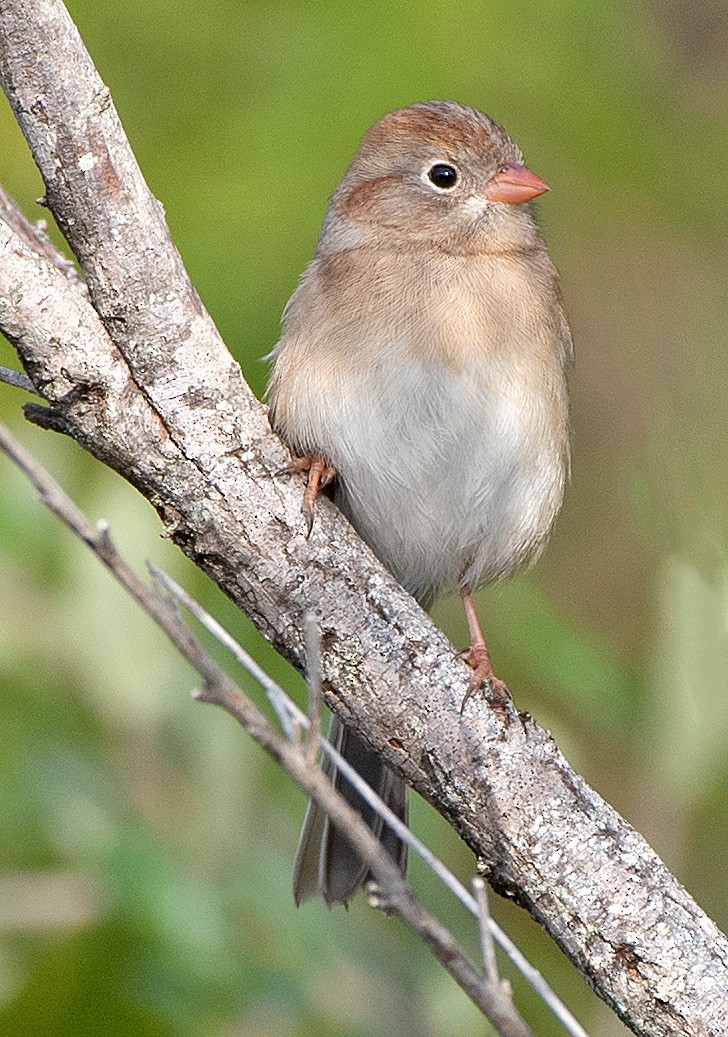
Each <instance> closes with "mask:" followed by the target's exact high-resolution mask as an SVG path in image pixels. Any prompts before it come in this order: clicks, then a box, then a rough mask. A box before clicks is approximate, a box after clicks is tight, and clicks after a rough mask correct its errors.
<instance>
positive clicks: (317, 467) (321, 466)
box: [276, 454, 336, 540]
mask: <svg viewBox="0 0 728 1037" xmlns="http://www.w3.org/2000/svg"><path fill="white" fill-rule="evenodd" d="M296 472H308V481H307V482H306V489H305V490H304V491H303V502H302V504H301V511H302V512H303V514H304V517H305V519H306V539H307V540H308V538H309V537H310V536H311V531H312V530H313V520H314V517H315V514H316V497H317V496H318V493H319V490H322V489H323V488H324V487H325V486H328V485H329V483H331V482H333V480H334V479H335V478H336V469H335V468H334V466H333V465H331V464H329V462H328V461H327V460H326V458H325V457H323V456H322V455H321V454H305V455H304V456H303V457H294V459H293V460H292V461H291V463H290V464H287V465H286V466H285V467H284V468H281V469H280V471H278V472H277V473H276V474H277V475H295V473H296Z"/></svg>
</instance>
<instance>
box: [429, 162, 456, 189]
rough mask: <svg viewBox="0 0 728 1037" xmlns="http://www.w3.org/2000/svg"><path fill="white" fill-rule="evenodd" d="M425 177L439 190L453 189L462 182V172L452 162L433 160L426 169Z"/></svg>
mask: <svg viewBox="0 0 728 1037" xmlns="http://www.w3.org/2000/svg"><path fill="white" fill-rule="evenodd" d="M424 179H425V180H426V181H427V183H428V184H429V185H430V186H431V187H434V188H435V190H437V191H452V189H453V188H454V187H456V186H457V185H458V183H459V182H460V173H459V171H458V169H457V166H454V165H453V164H452V162H433V164H432V165H431V166H428V168H427V169H426V170H425V173H424Z"/></svg>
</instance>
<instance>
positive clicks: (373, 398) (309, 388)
mask: <svg viewBox="0 0 728 1037" xmlns="http://www.w3.org/2000/svg"><path fill="white" fill-rule="evenodd" d="M369 274H370V275H372V274H373V275H374V276H375V283H374V284H373V285H372V290H367V291H365V293H364V294H365V295H366V296H367V298H371V297H372V296H374V297H376V298H377V299H378V305H377V306H374V307H371V308H370V309H369V310H368V312H367V313H366V314H362V312H361V309H359V310H356V309H355V308H353V303H352V308H349V309H347V307H346V305H345V300H346V297H347V294H348V293H347V292H346V291H342V286H341V284H340V285H339V286H338V291H337V292H336V297H335V302H332V303H331V304H330V305H329V306H328V308H327V306H326V304H325V305H324V308H323V312H322V313H320V314H319V317H320V321H319V326H318V327H316V328H315V332H314V335H313V336H312V326H311V323H310V322H309V324H308V326H307V331H306V335H305V338H300V339H299V346H298V354H299V355H298V356H296V353H297V349H296V345H295V338H294V337H292V338H291V339H290V340H289V342H288V344H287V343H286V337H285V336H284V339H283V340H282V342H281V344H280V346H279V358H278V363H277V370H276V375H275V376H274V383H273V390H274V398H273V404H274V409H275V410H276V411H278V412H279V413H281V414H283V413H284V412H285V415H286V420H287V423H288V426H289V427H288V430H287V435H288V438H289V441H291V442H293V443H294V445H297V446H299V448H305V449H316V450H320V451H321V452H323V453H325V454H326V455H327V456H328V457H329V459H330V460H331V461H332V463H333V464H334V466H335V467H336V469H337V471H338V473H339V480H340V483H339V485H340V490H339V503H340V506H341V507H342V509H343V510H344V511H345V513H346V514H347V515H348V517H349V518H350V520H351V521H352V523H353V524H354V525H355V526H356V528H357V529H358V530H359V532H360V533H361V535H362V536H363V537H364V539H365V540H367V542H368V543H369V544H370V546H371V547H372V548H373V549H374V551H375V552H376V553H377V554H378V555H379V557H380V558H381V560H382V561H383V562H384V563H385V565H387V567H388V568H389V569H390V570H391V571H393V572H394V574H395V575H396V576H397V577H398V578H399V579H400V580H401V582H402V583H403V584H404V585H405V586H406V587H407V588H408V589H409V590H410V591H411V592H412V593H414V594H416V595H418V596H419V597H420V598H425V599H426V598H428V597H431V596H432V595H433V594H434V593H435V592H436V591H439V590H441V589H444V588H446V587H448V586H454V585H456V584H457V583H458V582H460V581H463V580H467V581H468V582H469V583H471V584H473V585H474V584H476V583H478V582H484V581H487V580H491V579H495V578H497V577H499V576H502V575H505V574H506V573H508V572H510V571H512V570H513V569H515V568H516V567H517V566H518V565H520V564H521V563H522V562H523V561H525V560H526V559H527V558H528V557H529V556H532V555H533V554H534V553H536V552H537V551H538V550H539V549H540V546H541V545H542V543H543V542H544V541H545V538H546V536H547V534H548V532H549V530H550V528H551V525H552V523H553V519H554V517H555V515H556V513H557V511H558V508H559V506H560V503H561V499H562V495H563V489H564V484H565V481H566V477H567V469H568V404H567V398H566V380H565V373H564V364H563V357H562V354H563V351H564V344H563V343H562V342H559V341H558V334H559V332H558V331H557V330H556V329H557V328H560V327H561V325H560V324H559V321H558V320H556V319H555V317H554V315H553V314H551V315H550V319H547V320H544V313H543V312H542V311H543V310H545V309H547V301H546V300H544V298H543V297H542V295H541V296H539V294H538V293H536V294H535V296H534V293H533V291H532V290H531V289H529V290H528V291H526V292H525V293H524V292H521V291H520V289H519V276H518V273H517V271H516V275H515V276H511V277H510V279H507V280H506V283H504V284H498V280H497V279H496V280H495V282H494V279H493V278H492V277H489V278H483V276H482V271H481V272H480V273H479V272H478V271H477V270H474V269H473V266H472V264H470V265H468V264H465V265H464V266H463V265H459V264H457V263H453V264H448V263H443V264H441V265H440V266H438V267H437V269H436V270H434V271H433V269H432V267H431V265H430V266H426V267H425V268H424V272H423V270H420V271H419V273H417V274H416V275H415V277H414V278H413V279H412V283H408V279H407V278H402V277H400V278H399V279H397V278H394V277H390V278H383V277H382V273H381V270H380V271H377V270H376V269H374V270H370V271H369ZM362 276H366V275H365V273H364V272H363V271H362ZM377 276H378V277H379V284H378V285H377V284H376V277H377ZM374 289H376V290H374ZM299 291H300V290H299ZM320 297H321V295H320V293H319V298H320ZM360 297H361V296H360ZM555 305H558V302H557V300H556V301H555ZM287 332H288V329H287ZM314 343H316V344H317V347H318V348H315V346H314ZM288 346H290V347H291V348H290V350H288ZM304 353H308V356H307V357H306V358H305V359H304V356H303V354H304ZM276 379H278V385H277V386H276ZM294 383H295V384H294ZM276 396H278V397H279V399H276V398H275V397H276ZM291 426H295V428H292V427H291ZM282 430H283V431H284V433H285V432H286V430H285V429H282ZM291 433H293V434H291Z"/></svg>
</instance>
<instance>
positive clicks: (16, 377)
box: [0, 365, 40, 396]
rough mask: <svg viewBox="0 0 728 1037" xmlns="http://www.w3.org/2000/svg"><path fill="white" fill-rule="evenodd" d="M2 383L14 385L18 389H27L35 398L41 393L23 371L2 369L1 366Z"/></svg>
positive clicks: (0, 376) (10, 368) (8, 368)
mask: <svg viewBox="0 0 728 1037" xmlns="http://www.w3.org/2000/svg"><path fill="white" fill-rule="evenodd" d="M0 382H5V384H6V385H12V386H14V387H15V388H16V389H25V391H26V392H32V393H33V395H34V396H40V393H39V392H38V390H37V389H36V387H35V386H34V385H33V383H32V382H31V380H30V378H28V376H27V374H23V372H22V371H16V370H14V368H12V367H2V366H1V365H0Z"/></svg>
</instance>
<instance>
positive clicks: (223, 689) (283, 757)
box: [0, 425, 533, 1037]
mask: <svg viewBox="0 0 728 1037" xmlns="http://www.w3.org/2000/svg"><path fill="white" fill-rule="evenodd" d="M0 449H2V450H4V451H5V453H6V454H7V455H8V456H9V457H10V458H11V459H12V460H13V461H14V462H15V464H16V465H17V466H18V467H19V468H20V470H21V471H22V472H23V473H24V474H25V475H26V476H27V477H28V478H29V479H30V481H31V482H32V483H33V485H34V486H35V488H36V490H37V491H38V493H39V495H40V498H41V500H42V501H43V502H44V503H45V504H46V505H47V506H48V507H49V508H50V509H51V510H52V511H53V512H54V513H55V514H56V515H57V516H58V517H59V518H60V519H61V521H62V522H64V524H65V525H66V526H68V528H69V529H71V530H72V531H73V532H74V533H75V534H76V535H77V536H79V537H80V538H81V539H82V540H83V541H84V542H85V543H86V544H87V545H88V546H89V547H90V548H91V549H92V551H94V553H95V554H96V555H97V556H98V557H99V558H100V559H101V561H103V563H104V564H105V565H106V566H107V568H108V569H109V570H110V571H111V572H112V574H113V575H114V576H115V577H116V579H117V580H118V581H119V583H121V585H122V586H123V587H124V588H125V589H126V590H127V591H128V592H129V594H131V596H132V597H133V598H134V599H135V600H136V601H137V603H138V604H139V605H140V606H141V607H142V608H143V609H144V611H145V612H146V613H147V614H148V615H149V616H150V617H151V618H152V619H154V620H155V622H156V623H157V624H158V626H159V627H161V629H162V630H163V631H164V632H165V633H166V634H167V636H168V638H169V639H170V641H171V642H172V644H173V645H174V646H175V647H176V648H177V650H178V651H179V652H180V653H181V654H182V655H183V656H184V658H185V659H187V661H188V662H189V663H190V664H191V665H192V666H193V667H194V668H195V669H196V670H197V672H198V673H199V674H200V676H201V677H202V679H203V688H202V690H201V691H200V692H199V693H198V694H197V698H198V699H200V700H201V701H204V702H210V703H213V704H214V705H218V706H220V707H222V708H223V709H225V711H226V712H228V713H230V715H231V716H233V717H234V718H235V719H236V720H237V721H238V722H239V723H240V724H241V725H242V726H243V727H244V728H245V729H246V730H247V731H248V732H249V733H250V734H251V735H252V737H253V738H254V739H255V740H256V741H257V742H258V743H259V744H260V745H261V746H262V747H263V748H264V749H265V750H266V751H267V752H268V753H269V754H270V755H271V756H273V758H274V759H276V760H277V761H278V762H279V763H280V764H281V765H282V766H283V767H284V769H285V770H286V771H287V772H288V773H289V774H290V775H291V777H292V778H293V779H294V781H296V782H297V783H298V784H299V785H300V787H301V788H302V789H303V790H304V791H305V792H306V793H308V795H309V796H311V798H312V799H314V800H315V801H316V802H317V803H318V804H319V805H320V806H321V807H322V808H323V809H324V810H325V811H326V812H327V814H328V815H329V817H330V818H331V820H332V822H333V823H335V824H336V825H337V827H339V828H340V829H341V830H342V831H344V832H346V836H347V839H348V840H349V841H350V842H351V844H352V845H353V846H354V847H355V849H356V851H357V852H358V853H359V854H360V855H361V856H362V858H363V859H364V860H365V861H366V862H367V864H368V866H369V868H370V870H371V872H372V874H373V875H374V877H375V878H376V880H377V882H378V883H379V884H380V885H381V886H382V887H383V888H384V889H385V890H386V893H387V899H388V901H389V904H390V906H391V908H392V910H394V911H395V912H396V913H397V914H398V915H399V916H400V917H401V918H402V919H403V920H404V921H406V922H407V923H408V924H409V925H410V926H411V927H412V928H413V929H414V930H415V932H417V933H418V934H419V936H420V937H421V939H422V940H423V941H424V942H425V943H426V944H427V946H428V947H429V948H430V950H431V951H432V953H433V954H434V955H435V957H436V958H437V959H438V960H439V961H440V962H441V963H442V964H443V965H444V966H445V968H446V969H447V971H448V972H449V973H450V975H451V976H452V977H453V978H454V979H455V981H456V982H457V983H458V984H459V985H460V987H461V988H462V989H463V990H464V991H465V993H466V994H467V995H468V996H469V997H470V998H471V1000H472V1001H473V1002H474V1003H475V1004H476V1005H477V1006H478V1007H479V1008H480V1010H481V1011H482V1012H483V1014H484V1015H485V1016H486V1018H487V1019H488V1020H489V1021H490V1022H491V1023H492V1024H493V1026H494V1027H495V1028H496V1029H497V1031H498V1033H499V1034H500V1035H501V1037H533V1035H532V1033H531V1031H530V1030H529V1028H528V1027H527V1026H526V1024H525V1023H524V1022H523V1020H522V1019H521V1017H520V1015H519V1014H518V1013H517V1012H516V1009H515V1007H514V1006H513V1004H512V1002H511V1001H509V1000H508V999H504V998H503V995H502V991H501V990H500V989H494V988H493V987H492V984H491V983H490V982H489V981H488V979H487V977H486V976H484V974H483V973H481V972H480V971H479V970H478V969H477V968H476V967H475V965H474V964H473V963H472V962H471V961H470V959H469V958H468V957H467V956H466V955H465V954H464V953H463V952H462V951H461V950H460V948H459V947H458V946H457V944H456V943H455V941H454V939H453V937H452V936H451V934H450V933H449V932H448V931H447V930H446V929H445V928H444V926H442V925H441V924H440V923H439V922H438V921H437V919H436V918H434V916H432V915H431V914H430V913H429V912H428V911H427V910H426V909H425V908H424V907H423V906H422V904H420V903H419V901H418V900H417V899H416V898H415V897H414V895H413V894H412V892H411V891H410V890H409V888H408V887H407V884H406V883H405V881H404V879H403V878H402V876H401V874H400V871H399V868H398V867H397V865H396V864H395V863H394V861H393V860H392V859H391V857H390V856H389V854H388V853H387V852H386V851H385V850H384V849H383V848H382V846H381V845H380V843H379V842H378V840H377V839H376V838H375V837H374V835H373V833H372V832H371V830H370V829H369V827H368V826H367V825H366V824H365V823H364V821H363V820H362V819H361V817H360V816H359V815H358V814H357V813H356V812H355V811H354V810H353V809H352V807H351V806H350V805H349V804H348V803H347V802H346V801H345V800H344V798H343V796H341V794H340V793H338V792H337V791H336V789H335V788H334V787H333V785H332V784H331V783H330V782H329V781H328V780H327V778H326V777H325V776H324V774H323V772H322V771H321V770H320V768H318V767H317V766H315V765H314V764H312V763H311V762H310V761H309V760H308V755H307V752H305V751H304V750H303V749H302V748H301V747H300V746H298V745H296V744H294V743H291V742H289V741H288V740H287V739H285V738H284V737H282V736H281V735H279V734H278V732H277V731H275V729H274V728H273V727H272V725H271V724H270V722H269V721H268V720H267V719H266V718H265V717H264V716H263V714H262V713H261V712H260V711H259V710H258V709H257V707H256V706H255V705H254V704H253V703H252V702H251V701H250V700H249V699H248V698H247V696H245V695H244V694H243V692H242V691H241V690H240V688H239V687H237V685H235V684H234V682H233V681H232V680H231V679H230V677H228V675H227V674H226V673H225V671H224V670H222V669H221V667H220V666H219V665H218V664H217V663H216V662H215V660H214V659H213V658H212V657H211V656H210V655H209V654H208V653H207V652H205V651H204V649H203V648H202V647H201V645H200V644H199V643H198V642H197V641H196V639H195V638H194V637H193V636H192V634H191V632H190V631H189V629H188V628H187V627H186V626H185V625H184V624H183V623H182V621H181V619H180V618H179V616H178V615H177V614H176V610H175V609H174V608H171V607H170V602H169V600H168V599H167V596H166V595H163V596H161V597H160V596H159V595H158V594H155V593H154V591H153V590H150V589H149V588H148V587H146V585H145V584H144V583H143V582H142V581H141V580H140V579H139V577H138V576H137V575H136V574H135V573H134V571H133V570H132V569H131V568H130V567H129V566H128V565H127V563H126V562H125V561H124V560H123V559H122V558H121V556H120V555H119V553H118V551H117V550H116V547H115V546H114V544H113V542H112V540H111V538H110V536H109V532H108V527H107V526H106V525H105V524H102V525H101V526H100V527H98V528H97V529H94V528H93V527H92V526H91V524H90V523H89V522H88V521H87V519H86V518H85V516H84V515H83V514H82V513H81V512H80V511H79V509H78V508H77V507H76V505H75V504H74V503H73V502H72V501H71V500H70V498H69V497H68V496H67V495H66V494H65V493H64V492H63V490H62V489H61V487H60V486H59V485H58V483H57V482H56V481H55V480H54V479H53V478H52V476H51V475H50V474H49V473H48V472H47V471H46V470H45V469H44V468H43V467H42V465H40V464H39V463H38V462H37V461H36V460H35V458H33V457H32V456H31V455H30V454H29V453H28V452H27V451H26V450H25V448H24V447H22V446H21V444H20V443H18V442H17V440H15V438H14V437H13V436H12V435H11V433H10V432H9V431H8V430H7V429H6V428H5V427H4V426H2V425H0Z"/></svg>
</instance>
